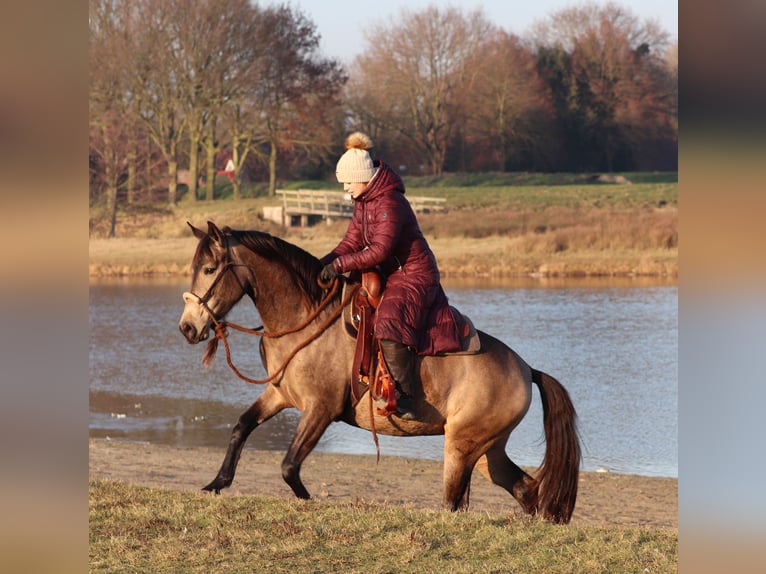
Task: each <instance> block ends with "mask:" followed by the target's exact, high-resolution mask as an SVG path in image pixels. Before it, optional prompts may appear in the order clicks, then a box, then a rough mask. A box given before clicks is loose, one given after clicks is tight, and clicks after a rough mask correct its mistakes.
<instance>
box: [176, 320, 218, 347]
mask: <svg viewBox="0 0 766 574" xmlns="http://www.w3.org/2000/svg"><path fill="white" fill-rule="evenodd" d="M178 329H179V330H180V331H181V334H182V335H183V336H184V337H185V338H186V340H187V341H188V342H189V343H190V344H192V345H196V344H197V343H199V342H200V341H204V340H205V339H207V337H208V334H209V332H210V329H209V328H205V329H202V330H198V329H197V327H195V326H194V325H192V324H191V323H190V322H188V321H181V322H180V323H179V324H178Z"/></svg>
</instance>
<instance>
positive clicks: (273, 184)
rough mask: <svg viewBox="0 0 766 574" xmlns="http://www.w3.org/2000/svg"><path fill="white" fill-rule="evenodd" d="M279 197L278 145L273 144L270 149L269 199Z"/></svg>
mask: <svg viewBox="0 0 766 574" xmlns="http://www.w3.org/2000/svg"><path fill="white" fill-rule="evenodd" d="M276 195H277V144H276V143H274V142H271V147H270V149H269V197H276Z"/></svg>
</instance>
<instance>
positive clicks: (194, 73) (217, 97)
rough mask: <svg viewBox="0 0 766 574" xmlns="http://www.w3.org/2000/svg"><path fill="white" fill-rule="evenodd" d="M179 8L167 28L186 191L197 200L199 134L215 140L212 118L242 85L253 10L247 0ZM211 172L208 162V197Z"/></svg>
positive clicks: (209, 0) (202, 2)
mask: <svg viewBox="0 0 766 574" xmlns="http://www.w3.org/2000/svg"><path fill="white" fill-rule="evenodd" d="M179 7H181V8H182V9H181V10H179V11H178V12H177V13H176V14H177V15H176V18H175V19H174V20H173V21H172V24H171V28H170V29H169V30H168V31H167V33H169V34H171V35H173V36H174V37H175V38H177V41H178V48H179V50H178V54H179V57H178V63H179V78H178V80H179V88H180V90H181V91H182V93H183V96H184V97H183V106H184V113H185V119H186V125H187V136H188V145H189V154H188V156H189V172H190V173H191V177H190V179H189V193H190V195H191V196H192V198H194V199H196V196H197V181H198V175H199V163H200V162H199V155H200V151H201V150H202V143H203V139H204V138H205V137H206V136H207V138H208V140H210V139H212V140H213V143H214V142H215V122H216V119H217V117H218V116H219V115H220V113H221V109H222V107H223V106H225V105H226V103H227V102H228V101H229V100H230V99H231V98H232V97H233V95H234V94H236V93H237V92H238V91H241V90H242V89H244V86H243V84H242V76H243V70H244V69H245V68H246V67H247V66H248V65H249V62H247V61H245V59H244V58H243V56H244V55H245V53H246V50H245V42H246V41H247V40H248V39H249V36H250V30H251V28H252V25H253V18H254V11H253V8H252V6H251V5H250V4H249V3H248V2H247V0H229V1H227V2H215V1H213V0H200V1H198V2H192V3H186V2H181V3H179ZM213 160H214V158H213ZM208 163H214V161H213V162H210V161H209V162H208ZM211 171H212V173H213V175H214V174H215V171H214V169H211V166H210V165H209V166H208V178H207V182H208V185H207V199H213V188H214V177H210V174H211Z"/></svg>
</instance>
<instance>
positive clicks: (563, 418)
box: [532, 369, 580, 524]
mask: <svg viewBox="0 0 766 574" xmlns="http://www.w3.org/2000/svg"><path fill="white" fill-rule="evenodd" d="M532 381H533V382H534V383H535V384H536V385H537V386H538V388H539V389H540V397H541V399H542V403H543V428H544V429H545V443H546V444H545V457H544V459H543V462H542V464H541V465H540V468H538V469H537V473H536V476H535V479H536V480H537V482H538V486H539V494H538V512H540V513H542V515H543V517H545V518H547V519H548V520H551V521H552V522H555V523H558V524H566V523H568V522H569V520H570V519H571V518H572V512H573V511H574V506H575V501H576V500H577V486H578V480H579V474H580V438H579V436H578V433H577V414H576V413H575V409H574V405H573V404H572V401H571V399H570V398H569V393H567V391H566V389H565V388H564V387H563V386H562V385H561V383H559V382H558V381H557V380H556V379H554V378H553V377H551V376H550V375H548V374H546V373H543V372H542V371H538V370H537V369H532Z"/></svg>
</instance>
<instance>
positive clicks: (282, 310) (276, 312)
mask: <svg viewBox="0 0 766 574" xmlns="http://www.w3.org/2000/svg"><path fill="white" fill-rule="evenodd" d="M249 259H250V261H248V267H249V268H250V269H251V270H253V272H252V273H253V275H252V276H253V277H254V278H255V281H254V284H253V291H254V293H255V306H256V308H257V309H258V314H259V315H260V317H261V321H263V325H264V327H266V330H268V331H282V330H285V329H288V328H291V327H293V326H295V325H297V324H299V323H300V322H301V321H303V320H304V319H305V318H306V317H307V316H308V313H309V311H308V309H307V306H306V300H305V297H304V295H303V293H302V292H301V290H300V288H298V287H297V286H296V285H295V283H294V281H293V280H292V278H291V277H290V275H289V273H288V271H287V270H286V269H285V268H284V267H283V266H282V265H280V264H278V263H274V262H273V261H268V260H266V259H264V258H262V257H259V256H257V255H255V254H253V255H251V256H250V257H249Z"/></svg>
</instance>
